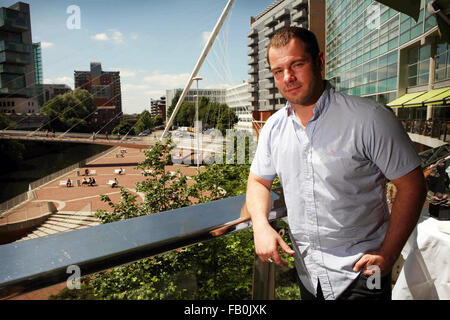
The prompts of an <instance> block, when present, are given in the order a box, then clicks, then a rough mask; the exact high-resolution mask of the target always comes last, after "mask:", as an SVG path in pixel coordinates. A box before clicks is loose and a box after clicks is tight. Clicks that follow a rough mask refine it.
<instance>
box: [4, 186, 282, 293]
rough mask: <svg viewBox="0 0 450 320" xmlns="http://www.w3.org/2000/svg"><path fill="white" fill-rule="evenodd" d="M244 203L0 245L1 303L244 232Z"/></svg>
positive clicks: (277, 210) (231, 201)
mask: <svg viewBox="0 0 450 320" xmlns="http://www.w3.org/2000/svg"><path fill="white" fill-rule="evenodd" d="M280 195H281V193H280V191H278V192H276V193H275V192H272V199H273V201H274V209H273V210H272V212H271V213H270V214H269V220H270V221H274V220H276V219H279V218H281V217H284V216H286V208H285V207H284V202H283V201H282V197H280ZM244 203H245V195H241V196H236V197H230V198H226V199H222V200H216V201H212V202H208V203H205V204H198V205H194V206H190V207H184V208H180V209H175V210H170V211H165V212H160V213H155V214H150V215H146V216H141V217H136V218H132V219H127V220H123V221H119V222H113V223H107V224H102V225H98V226H94V227H89V228H85V229H81V230H74V231H69V232H64V233H59V234H54V235H50V236H45V237H41V238H36V239H31V240H26V241H19V242H13V243H9V244H5V245H1V246H0V298H4V297H7V296H10V295H13V294H14V295H17V294H18V293H25V292H29V291H34V290H37V289H40V288H44V287H47V286H50V285H53V284H57V283H61V282H65V281H66V280H67V279H68V277H69V274H68V273H67V268H68V267H69V266H72V265H76V266H78V267H79V268H80V270H81V275H82V276H85V275H88V274H92V273H95V272H99V271H102V270H106V269H109V268H112V267H116V266H119V265H122V264H126V263H130V262H133V261H137V260H139V259H143V258H146V257H150V256H154V255H157V254H161V253H164V252H167V251H171V250H174V249H177V248H182V247H185V246H188V245H191V244H195V243H198V242H201V241H205V240H209V239H212V238H214V237H216V236H221V235H226V234H229V233H231V232H235V231H240V230H243V229H246V228H248V227H250V226H251V222H250V221H249V220H246V219H242V218H241V216H240V212H241V209H242V208H243V206H244ZM227 227H228V228H227ZM218 230H219V232H217V231H218Z"/></svg>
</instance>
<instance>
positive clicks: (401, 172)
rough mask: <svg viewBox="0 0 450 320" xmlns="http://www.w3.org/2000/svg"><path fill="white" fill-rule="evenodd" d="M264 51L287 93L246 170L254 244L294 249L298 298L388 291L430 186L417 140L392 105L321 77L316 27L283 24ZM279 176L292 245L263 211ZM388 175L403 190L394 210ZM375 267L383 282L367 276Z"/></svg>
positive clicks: (267, 249)
mask: <svg viewBox="0 0 450 320" xmlns="http://www.w3.org/2000/svg"><path fill="white" fill-rule="evenodd" d="M267 57H268V62H269V65H270V68H271V70H272V72H273V75H274V79H275V84H276V86H277V88H278V90H279V91H280V93H281V94H282V95H283V96H284V97H285V98H286V99H287V100H288V103H287V104H286V106H285V107H284V108H283V109H281V110H278V111H277V112H276V113H275V114H273V115H272V116H271V117H270V118H269V119H268V121H267V122H266V124H265V125H264V127H263V129H262V130H261V132H260V136H259V141H258V147H257V151H256V154H255V158H254V160H253V162H252V166H251V169H250V175H249V178H248V185H247V198H246V207H247V210H248V212H249V214H250V216H251V219H252V224H253V231H254V242H255V251H256V253H257V254H258V256H259V257H260V259H262V260H263V261H266V262H272V261H273V262H275V263H277V264H279V265H285V264H286V262H285V261H283V260H282V259H281V257H280V253H279V251H278V250H279V248H280V247H281V249H282V250H284V251H285V252H286V253H288V254H291V255H294V254H295V255H294V257H295V266H296V269H297V273H298V276H299V279H300V282H299V285H300V289H301V295H302V299H305V298H308V297H309V298H311V299H315V298H323V299H360V298H361V299H362V298H373V299H390V289H391V288H390V286H391V283H390V279H391V277H390V275H391V270H392V267H393V264H394V262H395V261H396V259H397V258H398V256H399V254H400V252H401V249H402V248H403V246H404V244H405V242H406V241H407V239H408V237H409V235H410V233H411V232H412V230H413V229H414V227H415V225H416V223H417V221H418V218H419V215H420V212H421V209H422V206H423V203H424V199H425V193H426V187H425V182H424V177H423V172H422V169H421V167H420V158H419V157H418V155H417V153H416V151H415V150H414V146H413V144H412V143H411V140H410V139H409V137H408V135H407V134H406V133H405V131H404V130H403V128H402V127H401V125H400V124H399V122H398V120H397V119H396V117H395V115H394V114H393V113H392V111H391V110H390V109H388V108H386V107H384V106H382V105H380V104H377V103H375V102H373V101H371V100H368V99H363V98H360V97H354V96H348V95H344V94H341V93H338V92H335V91H334V89H333V88H332V87H331V85H330V84H329V83H328V82H327V81H325V80H323V79H322V75H321V74H322V70H323V68H324V60H325V58H324V55H323V53H322V52H319V47H318V44H317V40H316V38H315V36H314V34H313V33H311V32H310V31H308V30H306V29H302V28H296V27H288V28H284V29H282V30H280V31H278V32H277V33H276V34H275V35H274V37H273V38H272V40H271V42H270V44H269V46H268V48H267ZM276 176H278V177H279V179H280V181H281V184H282V187H283V192H284V198H285V201H286V206H287V211H288V221H289V228H290V235H291V240H292V243H293V249H294V250H292V249H291V248H290V247H289V246H288V245H287V244H286V243H285V242H284V241H283V240H282V238H281V237H280V235H279V234H278V233H277V232H276V231H275V230H274V229H273V228H272V227H271V226H270V224H269V223H268V220H267V215H268V213H269V211H270V209H271V197H270V188H271V186H272V181H273V179H274V178H275V177H276ZM387 180H390V181H391V182H392V183H393V184H394V185H395V187H396V189H397V190H398V191H397V197H396V200H395V203H394V205H393V207H392V212H391V213H389V209H388V207H387V203H386V182H387ZM377 268H378V269H377ZM374 271H379V272H378V273H377V274H380V275H381V288H377V287H375V288H373V287H372V286H367V285H366V283H367V282H368V280H371V278H369V277H371V276H372V274H373V272H374ZM374 276H376V274H375V275H373V276H372V277H374ZM375 284H376V281H375Z"/></svg>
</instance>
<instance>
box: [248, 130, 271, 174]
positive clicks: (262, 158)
mask: <svg viewBox="0 0 450 320" xmlns="http://www.w3.org/2000/svg"><path fill="white" fill-rule="evenodd" d="M270 134H271V130H270V126H269V125H268V124H267V123H266V125H265V126H264V127H263V128H262V130H261V132H260V135H259V139H258V147H257V148H256V153H255V157H254V158H253V161H252V165H251V166H250V171H251V172H252V173H253V174H255V175H256V176H258V177H260V178H263V179H265V180H270V181H272V180H273V179H275V177H276V176H277V173H276V171H275V167H274V165H273V161H272V154H271V146H270Z"/></svg>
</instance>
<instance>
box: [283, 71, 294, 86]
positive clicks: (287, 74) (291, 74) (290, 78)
mask: <svg viewBox="0 0 450 320" xmlns="http://www.w3.org/2000/svg"><path fill="white" fill-rule="evenodd" d="M284 81H285V82H287V83H288V82H292V81H295V74H294V72H292V70H291V68H287V69H286V70H284Z"/></svg>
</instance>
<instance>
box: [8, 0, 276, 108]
mask: <svg viewBox="0 0 450 320" xmlns="http://www.w3.org/2000/svg"><path fill="white" fill-rule="evenodd" d="M274 1H275V0H235V2H234V4H233V7H232V10H231V12H230V14H229V15H228V17H227V20H226V21H225V24H224V25H223V27H222V29H221V32H220V34H219V36H218V38H217V39H216V42H215V43H214V46H213V48H212V49H211V51H210V53H209V55H208V58H207V59H206V61H205V63H204V64H203V66H202V68H201V69H200V72H199V75H200V76H202V77H203V78H204V80H202V81H200V82H199V87H200V88H214V87H224V86H231V85H236V84H239V83H242V81H243V80H247V79H248V75H247V71H248V68H249V66H248V65H247V62H248V56H247V52H248V51H249V47H248V46H247V43H248V38H247V34H248V32H249V25H250V16H255V15H257V14H258V13H260V12H261V11H262V10H264V9H265V8H267V7H268V6H269V5H270V4H272V3H273V2H274ZM15 2H17V1H11V0H3V1H2V4H1V6H4V7H7V6H10V5H12V4H14V3H15ZM24 2H27V3H29V4H30V9H31V25H32V36H33V42H41V44H42V56H43V71H44V79H45V80H44V82H45V83H66V84H68V85H70V86H71V87H72V88H73V72H74V70H89V67H90V62H94V61H96V62H101V63H102V67H103V70H106V71H120V73H121V85H122V106H123V111H124V113H139V112H142V111H143V110H144V109H145V108H148V106H149V104H150V98H154V99H156V98H159V97H160V96H162V95H164V94H165V90H166V89H170V88H183V87H184V86H185V84H186V82H187V80H188V77H189V75H190V74H191V72H192V71H193V69H194V66H195V64H196V62H197V60H198V58H199V56H200V54H201V52H202V50H203V47H204V43H205V41H206V40H205V39H207V36H208V32H210V31H212V29H213V28H214V26H215V24H216V22H217V20H218V18H219V16H220V14H221V13H222V11H223V9H224V8H225V6H226V4H227V2H228V1H227V0H79V1H77V0H29V1H25V0H24ZM71 5H76V6H78V8H79V10H80V16H79V17H80V20H79V21H80V25H79V28H76V29H69V28H68V27H67V21H68V20H69V22H74V21H75V20H73V19H71V17H73V16H72V13H73V11H71V12H69V13H67V9H68V8H69V6H71ZM72 25H73V23H72Z"/></svg>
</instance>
